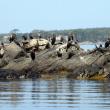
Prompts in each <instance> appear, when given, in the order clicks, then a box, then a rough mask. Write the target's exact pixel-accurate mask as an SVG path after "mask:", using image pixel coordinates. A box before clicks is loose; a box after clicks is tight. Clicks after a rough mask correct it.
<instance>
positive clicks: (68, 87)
mask: <svg viewBox="0 0 110 110" xmlns="http://www.w3.org/2000/svg"><path fill="white" fill-rule="evenodd" d="M109 83H110V82H108V81H84V80H70V79H57V80H41V79H40V80H36V81H31V80H25V81H9V82H2V81H1V82H0V110H110V84H109Z"/></svg>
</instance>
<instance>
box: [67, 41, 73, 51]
mask: <svg viewBox="0 0 110 110" xmlns="http://www.w3.org/2000/svg"><path fill="white" fill-rule="evenodd" d="M71 46H72V43H71V42H68V43H67V46H66V52H67V51H68V49H69V48H70V47H71Z"/></svg>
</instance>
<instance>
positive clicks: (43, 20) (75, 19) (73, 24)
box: [0, 0, 110, 33]
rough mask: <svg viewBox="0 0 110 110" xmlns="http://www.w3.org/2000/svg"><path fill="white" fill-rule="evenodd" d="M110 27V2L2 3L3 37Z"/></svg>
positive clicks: (13, 0) (0, 25)
mask: <svg viewBox="0 0 110 110" xmlns="http://www.w3.org/2000/svg"><path fill="white" fill-rule="evenodd" d="M94 27H95V28H96V27H110V0H0V33H5V32H10V31H11V30H13V29H15V28H17V29H19V30H20V32H31V31H32V30H34V29H39V30H56V29H57V30H61V29H78V28H94Z"/></svg>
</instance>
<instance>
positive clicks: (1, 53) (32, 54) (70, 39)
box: [0, 34, 110, 61]
mask: <svg viewBox="0 0 110 110" xmlns="http://www.w3.org/2000/svg"><path fill="white" fill-rule="evenodd" d="M41 37H42V36H41V35H40V36H39V38H41ZM22 39H23V40H24V41H26V40H27V39H28V38H27V36H25V35H23V36H22ZM29 39H34V38H33V36H32V35H31V34H30V35H29ZM63 41H64V39H63V37H61V39H60V42H63ZM9 42H10V43H11V42H14V43H15V44H16V45H18V46H19V47H22V46H21V44H20V43H19V42H18V41H17V37H16V34H12V35H11V36H10V37H9ZM73 42H74V43H75V44H78V42H77V40H76V38H75V35H74V34H70V35H69V36H68V41H67V46H66V52H67V51H68V49H69V48H70V47H71V46H72V43H73ZM55 43H56V35H55V34H53V36H52V38H51V45H55ZM109 45H110V39H109V38H108V39H107V41H106V42H105V46H104V47H105V48H108V47H109ZM100 47H102V44H100ZM45 48H46V49H49V48H50V44H49V43H47V44H46V46H45ZM38 49H39V46H38V45H36V46H35V47H34V48H32V49H31V51H30V57H31V59H32V61H34V60H35V52H36V50H38ZM4 53H5V45H4V43H3V42H2V43H1V48H0V58H3V56H4ZM72 55H73V53H71V52H70V53H69V55H68V59H69V58H71V56H72ZM57 56H58V57H62V52H61V49H59V51H57Z"/></svg>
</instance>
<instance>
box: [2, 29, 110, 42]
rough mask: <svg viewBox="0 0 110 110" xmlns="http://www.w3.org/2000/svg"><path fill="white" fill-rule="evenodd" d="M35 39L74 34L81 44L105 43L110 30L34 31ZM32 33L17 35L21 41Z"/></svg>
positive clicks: (109, 36) (32, 32)
mask: <svg viewBox="0 0 110 110" xmlns="http://www.w3.org/2000/svg"><path fill="white" fill-rule="evenodd" d="M30 33H31V34H32V36H33V37H38V34H40V35H41V36H42V37H43V38H47V37H51V36H52V34H56V36H58V35H62V36H68V34H69V33H73V34H75V36H76V39H77V40H78V41H79V42H83V41H92V42H97V41H105V40H106V39H107V38H110V28H89V29H68V30H53V31H44V30H36V29H34V30H32V31H31V32H30ZM30 33H20V32H18V33H17V37H18V39H21V38H22V36H23V35H26V36H28V35H29V34H30ZM8 34H9V33H4V34H0V40H3V36H6V35H8Z"/></svg>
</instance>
